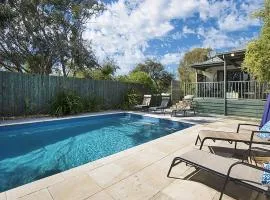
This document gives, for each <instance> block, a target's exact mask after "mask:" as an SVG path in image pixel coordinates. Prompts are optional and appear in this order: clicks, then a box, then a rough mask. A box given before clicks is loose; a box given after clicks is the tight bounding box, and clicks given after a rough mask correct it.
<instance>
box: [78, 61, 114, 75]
mask: <svg viewBox="0 0 270 200" xmlns="http://www.w3.org/2000/svg"><path fill="white" fill-rule="evenodd" d="M117 69H119V66H118V65H117V64H116V63H115V61H114V60H112V59H109V58H107V60H106V61H105V62H104V64H103V65H102V66H101V67H99V68H97V69H90V70H89V69H85V70H81V71H79V72H77V74H76V77H78V78H91V79H94V80H114V74H115V72H116V70H117Z"/></svg>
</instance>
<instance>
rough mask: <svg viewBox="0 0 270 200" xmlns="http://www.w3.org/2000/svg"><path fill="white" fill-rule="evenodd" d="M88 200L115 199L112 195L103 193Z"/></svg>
mask: <svg viewBox="0 0 270 200" xmlns="http://www.w3.org/2000/svg"><path fill="white" fill-rule="evenodd" d="M86 200H114V199H113V198H112V197H111V196H110V195H108V194H107V193H106V192H104V191H101V192H99V193H97V194H94V195H93V196H91V197H89V198H87V199H86Z"/></svg>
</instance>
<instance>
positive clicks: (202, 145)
mask: <svg viewBox="0 0 270 200" xmlns="http://www.w3.org/2000/svg"><path fill="white" fill-rule="evenodd" d="M204 141H205V139H203V140H202V141H201V146H200V150H202V147H203V143H204Z"/></svg>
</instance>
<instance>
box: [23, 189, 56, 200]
mask: <svg viewBox="0 0 270 200" xmlns="http://www.w3.org/2000/svg"><path fill="white" fill-rule="evenodd" d="M18 200H53V198H52V197H51V195H50V193H49V191H48V190H47V189H43V190H40V191H38V192H34V193H32V194H29V195H26V196H24V197H21V198H19V199H18Z"/></svg>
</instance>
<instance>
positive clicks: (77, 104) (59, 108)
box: [51, 91, 83, 116]
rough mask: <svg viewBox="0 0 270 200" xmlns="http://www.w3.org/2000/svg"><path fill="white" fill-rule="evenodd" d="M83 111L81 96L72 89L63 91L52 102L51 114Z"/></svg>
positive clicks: (59, 114) (61, 114) (69, 113)
mask: <svg viewBox="0 0 270 200" xmlns="http://www.w3.org/2000/svg"><path fill="white" fill-rule="evenodd" d="M82 111H83V103H82V100H81V97H79V96H78V95H76V94H75V93H74V92H72V91H63V92H60V93H59V94H58V95H56V97H55V99H54V100H53V102H52V106H51V114H52V115H55V116H63V115H71V114H76V113H80V112H82Z"/></svg>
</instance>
